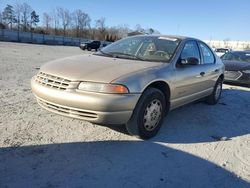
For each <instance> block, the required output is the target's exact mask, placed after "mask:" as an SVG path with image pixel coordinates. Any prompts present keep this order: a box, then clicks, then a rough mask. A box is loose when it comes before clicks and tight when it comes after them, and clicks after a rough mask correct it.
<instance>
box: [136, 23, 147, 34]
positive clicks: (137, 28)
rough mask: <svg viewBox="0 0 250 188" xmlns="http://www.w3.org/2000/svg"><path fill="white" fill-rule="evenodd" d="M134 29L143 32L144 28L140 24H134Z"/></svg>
mask: <svg viewBox="0 0 250 188" xmlns="http://www.w3.org/2000/svg"><path fill="white" fill-rule="evenodd" d="M135 31H138V32H140V33H144V32H145V29H143V28H142V26H141V25H140V24H136V26H135Z"/></svg>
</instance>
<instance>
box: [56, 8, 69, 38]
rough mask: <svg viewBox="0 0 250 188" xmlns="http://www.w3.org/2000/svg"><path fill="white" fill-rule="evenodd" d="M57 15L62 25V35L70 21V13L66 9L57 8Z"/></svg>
mask: <svg viewBox="0 0 250 188" xmlns="http://www.w3.org/2000/svg"><path fill="white" fill-rule="evenodd" d="M57 11H58V16H59V19H61V23H62V27H63V35H65V34H66V30H67V29H68V27H69V25H70V23H71V20H72V19H71V14H70V12H69V10H68V9H64V8H58V9H57Z"/></svg>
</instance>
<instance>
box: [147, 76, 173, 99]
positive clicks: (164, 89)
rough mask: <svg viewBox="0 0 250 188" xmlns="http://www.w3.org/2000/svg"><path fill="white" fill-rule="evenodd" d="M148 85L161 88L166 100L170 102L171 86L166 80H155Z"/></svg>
mask: <svg viewBox="0 0 250 188" xmlns="http://www.w3.org/2000/svg"><path fill="white" fill-rule="evenodd" d="M148 87H153V88H156V89H159V90H160V91H161V92H162V93H163V94H164V96H165V99H166V102H167V103H168V102H169V99H170V88H169V85H168V84H167V83H166V82H164V81H157V82H153V83H151V84H150V85H149V86H148ZM148 87H147V88H148Z"/></svg>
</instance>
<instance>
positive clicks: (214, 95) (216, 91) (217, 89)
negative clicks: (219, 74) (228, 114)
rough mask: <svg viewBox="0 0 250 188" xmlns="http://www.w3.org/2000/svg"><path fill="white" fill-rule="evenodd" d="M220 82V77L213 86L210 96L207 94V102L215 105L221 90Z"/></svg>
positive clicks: (221, 82)
mask: <svg viewBox="0 0 250 188" xmlns="http://www.w3.org/2000/svg"><path fill="white" fill-rule="evenodd" d="M222 84H223V81H222V79H221V78H219V79H218V80H217V82H216V84H215V86H214V90H213V93H212V94H211V95H210V96H208V98H207V100H206V102H207V103H208V104H210V105H215V104H217V103H218V101H219V99H220V96H221V92H222Z"/></svg>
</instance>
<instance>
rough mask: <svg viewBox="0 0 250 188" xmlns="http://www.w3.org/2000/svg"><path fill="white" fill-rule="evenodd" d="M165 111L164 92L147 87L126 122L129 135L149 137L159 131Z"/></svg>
mask: <svg viewBox="0 0 250 188" xmlns="http://www.w3.org/2000/svg"><path fill="white" fill-rule="evenodd" d="M165 112H166V100H165V96H164V94H163V93H162V92H161V91H160V90H158V89H155V88H148V89H147V90H146V91H145V92H144V93H143V95H142V97H141V98H140V100H139V101H138V103H137V105H136V107H135V109H134V112H133V115H132V117H131V119H130V120H129V121H128V123H127V124H126V128H127V131H128V132H129V133H130V134H131V135H135V136H139V137H140V138H142V139H149V138H151V137H153V136H155V135H156V134H157V132H158V131H159V129H160V127H161V124H162V121H163V118H164V116H165Z"/></svg>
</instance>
